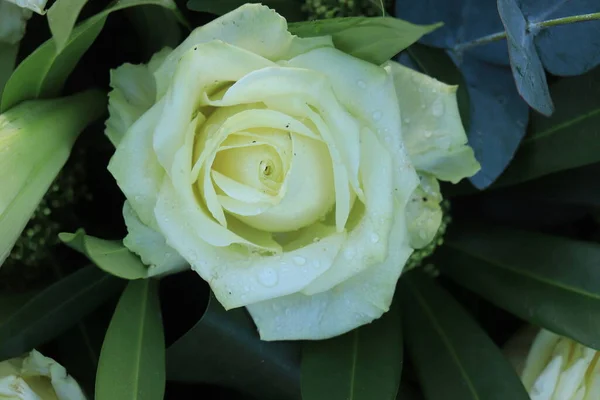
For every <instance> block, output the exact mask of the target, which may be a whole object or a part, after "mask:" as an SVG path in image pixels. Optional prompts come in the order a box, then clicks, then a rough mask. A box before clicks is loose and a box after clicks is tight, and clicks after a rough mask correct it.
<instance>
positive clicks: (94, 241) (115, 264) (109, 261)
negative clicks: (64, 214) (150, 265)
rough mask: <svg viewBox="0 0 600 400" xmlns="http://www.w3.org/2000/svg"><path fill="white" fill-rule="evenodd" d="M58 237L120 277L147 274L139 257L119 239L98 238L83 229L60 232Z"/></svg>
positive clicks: (140, 276) (127, 277)
mask: <svg viewBox="0 0 600 400" xmlns="http://www.w3.org/2000/svg"><path fill="white" fill-rule="evenodd" d="M58 237H59V239H60V240H61V241H62V242H63V243H65V244H66V245H67V246H69V247H70V248H72V249H73V250H76V251H78V252H80V253H81V254H83V255H85V256H86V257H87V258H88V259H89V260H90V261H92V262H93V263H94V264H96V265H97V266H98V268H100V269H102V270H103V271H105V272H108V273H109V274H112V275H114V276H117V277H119V278H122V279H140V278H145V277H147V275H148V273H147V271H148V270H147V268H146V266H145V265H144V264H143V263H142V261H141V260H140V258H139V257H138V256H137V255H135V254H133V253H132V252H131V251H129V249H128V248H127V247H125V246H124V245H123V243H122V242H120V241H113V240H104V239H98V238H96V237H93V236H89V235H86V234H85V231H84V230H83V229H79V230H78V231H77V232H76V233H60V234H59V235H58Z"/></svg>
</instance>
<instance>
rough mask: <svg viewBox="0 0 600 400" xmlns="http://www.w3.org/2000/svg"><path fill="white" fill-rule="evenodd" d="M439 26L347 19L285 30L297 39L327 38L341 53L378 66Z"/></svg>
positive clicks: (388, 18)
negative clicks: (331, 40) (329, 37)
mask: <svg viewBox="0 0 600 400" xmlns="http://www.w3.org/2000/svg"><path fill="white" fill-rule="evenodd" d="M440 26H442V24H441V23H437V24H432V25H413V24H411V23H409V22H406V21H402V20H400V19H396V18H391V17H375V18H367V17H349V18H332V19H324V20H318V21H306V22H297V23H292V24H289V30H290V32H292V33H293V34H295V35H298V36H300V37H313V36H322V35H331V36H332V38H333V42H334V44H335V47H336V48H338V49H340V50H342V51H343V52H345V53H348V54H350V55H353V56H354V57H358V58H360V59H363V60H366V61H369V62H372V63H374V64H382V63H384V62H386V61H388V60H389V59H391V58H392V57H394V56H395V55H396V54H398V53H400V52H401V51H402V50H404V49H406V48H407V47H408V46H410V45H411V44H413V43H415V42H416V41H417V40H419V38H420V37H421V36H423V35H426V34H428V33H429V32H432V31H434V30H435V29H437V28H438V27H440Z"/></svg>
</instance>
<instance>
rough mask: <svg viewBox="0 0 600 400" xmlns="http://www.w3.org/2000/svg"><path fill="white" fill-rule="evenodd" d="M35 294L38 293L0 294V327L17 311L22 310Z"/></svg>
mask: <svg viewBox="0 0 600 400" xmlns="http://www.w3.org/2000/svg"><path fill="white" fill-rule="evenodd" d="M37 293H38V292H24V293H11V292H9V293H0V325H1V324H3V323H4V321H5V320H6V319H7V318H9V317H10V316H11V315H12V314H14V313H15V312H16V311H17V310H19V309H20V308H22V307H23V306H24V305H25V304H26V303H27V302H28V301H29V300H31V299H32V298H33V297H34V296H35V295H36V294H37Z"/></svg>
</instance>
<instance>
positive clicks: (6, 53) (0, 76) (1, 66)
mask: <svg viewBox="0 0 600 400" xmlns="http://www.w3.org/2000/svg"><path fill="white" fill-rule="evenodd" d="M18 52H19V45H18V44H8V43H0V96H2V92H3V91H4V86H5V85H6V82H8V78H10V75H11V74H12V73H13V71H14V69H15V62H16V60H17V53H18Z"/></svg>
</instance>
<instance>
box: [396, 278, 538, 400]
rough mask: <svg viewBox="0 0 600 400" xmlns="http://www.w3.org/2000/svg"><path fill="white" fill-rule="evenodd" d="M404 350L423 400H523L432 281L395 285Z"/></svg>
mask: <svg viewBox="0 0 600 400" xmlns="http://www.w3.org/2000/svg"><path fill="white" fill-rule="evenodd" d="M398 290H399V291H400V294H401V298H402V309H403V316H404V327H405V328H404V334H405V337H406V343H407V349H408V352H409V354H410V356H411V360H412V361H413V364H414V366H415V369H416V372H417V375H418V377H419V381H420V382H421V387H422V389H423V392H424V394H425V397H426V398H427V399H428V400H438V399H439V400H447V399H460V400H470V399H472V400H506V399H511V400H528V399H529V396H528V395H527V392H526V391H525V388H524V387H523V385H522V384H521V381H520V380H519V377H518V376H517V373H516V372H515V370H514V369H513V367H512V366H511V365H510V364H509V362H508V361H507V360H506V359H505V358H504V356H503V355H502V353H501V352H500V350H499V349H498V348H497V347H496V346H495V345H494V343H493V342H492V340H491V339H490V338H489V337H488V336H487V335H486V334H485V332H484V331H483V330H482V329H481V328H480V327H479V326H477V324H476V323H475V322H474V321H473V320H472V319H471V318H470V317H469V315H468V314H467V313H466V312H465V311H464V310H463V309H462V308H461V307H460V305H459V304H458V303H457V302H456V300H454V299H453V298H452V296H450V295H449V294H448V293H447V292H446V291H445V290H444V289H442V288H441V287H439V286H438V285H437V284H436V283H435V282H434V281H433V279H431V278H429V277H428V276H426V275H425V274H424V273H422V272H421V271H419V270H415V271H411V272H409V273H407V274H406V275H404V276H402V278H401V279H400V286H399V288H398Z"/></svg>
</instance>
